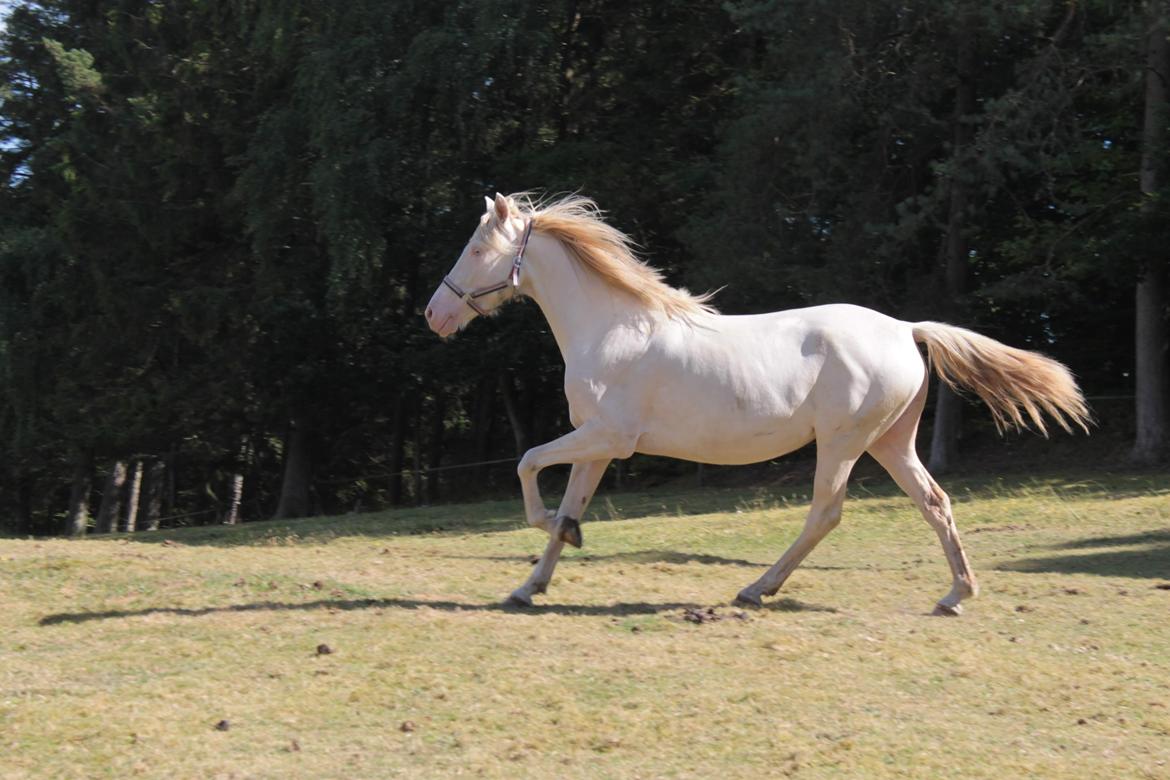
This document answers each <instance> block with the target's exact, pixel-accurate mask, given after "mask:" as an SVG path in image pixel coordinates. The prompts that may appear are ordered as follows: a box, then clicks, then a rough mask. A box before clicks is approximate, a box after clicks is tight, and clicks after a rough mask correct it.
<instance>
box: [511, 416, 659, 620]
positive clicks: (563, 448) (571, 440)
mask: <svg viewBox="0 0 1170 780" xmlns="http://www.w3.org/2000/svg"><path fill="white" fill-rule="evenodd" d="M636 442H637V435H636V434H630V433H624V432H622V431H619V430H616V429H614V428H611V427H609V426H606V425H605V424H604V423H602V422H601V421H600V420H596V419H595V420H590V421H589V422H587V423H585V424H584V425H582V426H581V427H580V428H578V429H577V430H575V431H573V432H572V433H568V434H566V435H564V436H562V437H560V438H559V439H556V440H554V441H551V442H549V443H548V444H543V445H541V446H539V447H533V448H532V449H531V450H529V451H528V452H527V453H525V454H524V457H523V458H522V459H521V460H520V465H519V467H518V468H517V470H516V471H517V474H518V475H519V477H520V489H521V491H522V492H523V494H524V509H525V513H526V514H527V516H528V523H529V525H533V526H536V527H540V528H544V529H545V530H546V531H548V533H549V537H550V539H549V545H548V547H547V548H546V549H545V552H544V556H543V557H542V558H541V560H540V563H538V564H537V565H536V569H535V570H534V571H533V572H532V576H531V577H529V578H528V581H527V582H525V583H524V585H522V586H520V587H519V588H517V589H516V591H515V592H514V593H513V594H512V599H511V600H512V601H515V602H519V603H524V604H530V603H532V595H533V594H535V593H541V592H543V591H544V589H545V588H546V587H547V586H548V582H549V580H550V579H551V578H552V572H553V569H554V568H555V567H556V562H557V560H558V559H559V558H560V555H561V550H562V549H563V548H564V543H565V542H570V543H572V544H574V545H576V546H580V544H581V526H580V523H579V520H580V518H581V515H582V514H583V513H584V510H585V508H586V506H588V504H589V499H590V498H591V497H592V495H593V492H594V491H595V490H596V489H597V485H598V483H599V482H600V481H601V475H602V474H604V473H605V467H606V465H607V464H608V463H609V461H610V460H611V459H613V458H628V457H629V456H630V455H631V454H633V451H634V445H635V443H636ZM557 463H572V464H573V472H572V474H571V475H570V477H569V486H568V487H567V488H566V490H565V496H564V498H563V499H562V501H561V510H560V512H558V513H557V515H556V520H555V522H549V521H548V520H547V519H546V518H547V513H546V511H545V508H544V501H543V500H542V499H541V497H540V489H539V486H538V484H537V477H538V476H539V474H540V472H541V470H543V469H544V468H546V467H548V466H551V465H554V464H557Z"/></svg>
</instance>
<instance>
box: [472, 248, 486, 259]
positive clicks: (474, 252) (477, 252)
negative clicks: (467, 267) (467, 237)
mask: <svg viewBox="0 0 1170 780" xmlns="http://www.w3.org/2000/svg"><path fill="white" fill-rule="evenodd" d="M471 256H472V257H483V250H482V249H480V248H479V247H476V248H475V249H472V250H471Z"/></svg>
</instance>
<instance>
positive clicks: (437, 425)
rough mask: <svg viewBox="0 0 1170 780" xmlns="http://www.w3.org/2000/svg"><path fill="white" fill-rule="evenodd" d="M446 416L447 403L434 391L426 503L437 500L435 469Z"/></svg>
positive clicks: (440, 393) (439, 393)
mask: <svg viewBox="0 0 1170 780" xmlns="http://www.w3.org/2000/svg"><path fill="white" fill-rule="evenodd" d="M446 418H447V404H446V399H445V397H444V395H443V393H442V392H436V393H435V403H434V408H433V409H432V410H431V436H430V441H428V442H427V447H428V450H427V503H428V504H437V503H438V502H439V475H438V473H437V472H436V471H435V470H434V469H436V468H437V467H438V466H439V464H440V462H441V460H442V457H443V434H444V430H445V429H444V423H445V422H446Z"/></svg>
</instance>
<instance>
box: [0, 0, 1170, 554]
mask: <svg viewBox="0 0 1170 780" xmlns="http://www.w3.org/2000/svg"><path fill="white" fill-rule="evenodd" d="M1166 30H1167V22H1166V11H1165V9H1164V8H1163V7H1162V4H1160V3H1156V2H1151V1H1150V0H1146V2H1139V0H1130V1H1128V2H1113V1H1112V0H1110V1H1109V2H1105V1H1104V0H1060V1H1057V0H1022V1H1021V2H1016V3H1010V4H991V5H978V6H973V5H972V4H970V3H965V2H959V1H958V0H937V1H936V2H930V3H924V2H923V3H905V2H892V1H891V0H834V1H833V2H827V0H793V1H792V2H784V3H777V2H774V1H773V0H732V1H731V2H728V3H722V4H719V3H710V2H700V1H699V0H661V1H660V2H656V3H648V4H629V3H617V2H613V1H612V0H553V2H548V3H540V4H533V3H526V2H519V1H518V0H474V1H472V0H446V1H444V2H433V1H431V2H421V0H402V1H401V2H395V3H382V2H375V1H374V0H352V1H351V2H346V3H328V2H322V1H321V0H283V1H282V2H272V1H271V0H193V1H192V2H187V3H177V4H175V3H160V2H156V1H154V0H112V1H111V2H106V3H100V4H95V3H86V2H78V1H77V0H35V1H28V2H16V3H13V4H12V7H11V10H10V12H9V15H8V17H7V21H6V27H5V30H4V32H3V34H2V35H0V446H3V447H4V453H3V463H2V465H0V506H2V509H3V511H2V512H0V524H2V525H3V526H4V528H5V529H6V530H7V531H9V532H16V533H58V532H63V531H70V530H72V531H74V532H76V531H78V530H84V527H85V524H86V521H85V520H84V515H85V514H86V512H85V509H84V506H82V504H81V503H79V502H81V501H82V500H83V498H84V499H85V500H88V498H87V497H88V496H89V495H90V493H91V491H93V490H95V489H99V488H101V489H100V491H99V492H100V493H101V494H102V499H103V500H109V499H110V495H111V494H112V492H113V490H115V489H118V490H121V489H123V488H111V487H109V486H108V485H107V486H106V487H105V488H102V485H103V484H106V483H105V482H104V479H105V476H106V475H107V474H109V473H111V472H112V471H113V470H114V467H115V464H118V463H131V462H137V463H142V464H146V467H145V468H144V469H143V470H142V471H141V473H142V474H144V475H145V477H144V479H146V480H147V481H148V482H149V483H150V484H148V485H145V486H143V489H144V491H145V493H144V495H154V496H156V501H155V503H154V505H153V508H152V509H150V510H149V512H148V514H150V515H151V519H150V521H149V522H150V523H153V524H157V523H158V522H162V523H163V524H164V525H165V524H166V523H169V522H203V521H207V520H221V519H223V518H225V517H226V516H227V515H228V514H229V513H230V512H229V509H230V507H231V506H232V505H233V501H234V502H235V503H237V504H238V503H239V502H240V500H241V498H242V501H243V507H244V509H243V514H244V516H245V517H251V518H258V517H267V516H271V515H273V514H274V513H275V514H278V515H300V514H307V513H312V512H319V511H321V512H326V511H327V512H337V511H347V510H351V509H354V508H359V507H365V508H371V507H376V506H381V505H386V504H395V503H402V502H406V501H418V502H423V501H431V500H436V499H439V498H442V497H444V496H448V495H449V496H457V495H465V494H466V493H467V492H468V491H469V490H471V488H470V487H469V485H470V484H471V483H474V484H475V485H478V486H479V487H480V489H484V490H491V489H493V488H495V487H498V486H500V485H510V484H511V478H510V476H509V470H507V469H505V470H503V471H500V472H498V473H497V472H496V471H492V470H490V469H488V468H487V467H486V466H481V467H479V468H478V470H477V471H476V472H474V479H470V480H469V479H465V477H466V472H445V471H443V469H444V468H445V467H449V466H455V465H459V464H464V463H472V462H475V463H487V462H492V461H497V460H504V459H507V458H510V457H512V456H514V455H516V454H517V453H518V451H521V450H523V449H524V447H526V446H529V445H531V444H536V443H539V442H540V441H542V440H545V439H548V438H551V437H552V436H554V435H557V434H560V433H563V432H564V431H565V430H567V429H568V427H569V422H568V420H567V414H566V411H565V408H564V403H563V400H562V399H561V393H560V385H561V377H560V362H559V358H558V355H557V353H556V347H555V344H554V343H553V341H552V339H551V337H550V335H549V334H548V332H547V328H546V326H545V324H544V322H543V320H542V319H541V317H540V316H539V312H538V311H537V310H536V309H535V307H532V306H526V305H519V306H512V307H509V309H508V310H507V311H506V312H505V313H503V314H502V315H501V316H499V317H496V318H493V319H492V320H490V321H486V322H483V323H479V324H477V326H476V328H474V329H473V330H472V331H471V332H469V333H467V334H466V335H465V336H464V337H462V338H460V339H459V340H457V341H455V342H453V343H451V344H444V345H440V344H439V343H438V342H437V340H435V339H434V338H433V336H432V335H431V334H430V333H429V332H428V331H427V330H426V329H425V327H424V325H423V322H422V319H421V316H420V308H421V307H422V306H423V305H424V304H425V301H426V298H427V296H428V295H429V294H430V291H431V290H432V289H433V287H434V286H435V284H436V283H437V282H438V280H439V279H440V278H441V277H442V275H443V273H444V272H445V271H446V269H447V268H448V267H449V265H450V264H451V263H452V262H453V260H454V257H455V256H456V254H457V253H458V251H459V249H460V247H461V246H462V244H463V242H464V241H465V240H466V238H467V236H468V235H469V234H470V232H471V229H472V228H473V227H474V225H475V219H476V217H477V216H478V214H479V209H480V207H481V203H482V198H481V195H484V194H492V193H494V192H496V191H502V192H511V191H517V190H540V191H547V192H564V191H581V192H583V193H586V194H588V195H590V196H591V197H594V198H595V199H596V200H597V201H598V202H600V203H601V204H602V206H603V207H604V208H605V209H606V210H607V212H608V213H609V215H610V218H611V219H612V220H613V221H614V222H615V224H617V225H618V226H619V227H620V228H622V229H623V230H625V231H627V232H628V233H630V234H631V235H632V236H634V238H635V239H636V240H637V241H638V242H639V243H640V244H641V245H642V246H643V247H644V248H645V252H646V256H647V258H648V259H649V260H650V262H652V263H653V264H655V265H656V266H658V267H660V268H662V269H664V271H665V272H666V274H667V276H668V278H669V279H670V280H671V281H672V282H674V283H677V284H680V285H686V286H688V287H689V288H691V289H695V290H708V289H716V288H722V291H721V292H720V294H719V296H718V298H717V300H716V303H717V304H718V305H719V307H720V308H721V309H722V310H723V311H725V312H729V313H736V312H754V311H765V310H772V309H778V308H785V307H794V306H801V305H809V304H815V303H825V302H831V301H849V302H855V303H859V304H863V305H867V306H871V307H874V308H877V309H879V310H881V311H884V312H886V313H889V314H892V315H894V316H898V317H901V318H905V319H928V318H929V319H942V320H949V321H952V322H956V323H957V324H964V325H970V326H974V327H977V328H979V329H981V330H983V331H984V332H987V333H988V334H989V335H991V336H993V337H996V338H999V339H1001V340H1004V341H1007V342H1009V343H1012V344H1013V345H1016V346H1022V347H1027V348H1032V349H1040V350H1042V351H1044V352H1047V353H1049V354H1051V355H1053V356H1055V357H1057V358H1059V359H1061V360H1063V361H1064V362H1066V363H1068V364H1069V365H1070V366H1071V367H1072V368H1073V369H1074V371H1075V372H1076V373H1077V374H1078V375H1079V377H1080V378H1081V380H1082V383H1083V384H1084V385H1085V387H1086V389H1087V390H1088V391H1089V393H1090V394H1091V395H1092V394H1097V395H1110V396H1126V395H1130V394H1132V393H1134V388H1135V381H1138V379H1140V378H1135V373H1134V365H1135V339H1134V332H1135V331H1134V328H1135V325H1134V322H1135V321H1134V318H1135V302H1134V301H1135V297H1134V290H1135V285H1140V284H1146V285H1147V287H1148V285H1149V284H1152V283H1158V284H1164V283H1163V282H1158V281H1157V280H1158V279H1164V276H1165V273H1166V265H1167V263H1168V262H1170V260H1168V258H1170V255H1168V254H1167V252H1166V251H1165V247H1166V245H1167V243H1168V239H1170V227H1168V226H1170V219H1168V217H1170V213H1168V211H1167V205H1166V204H1167V203H1168V202H1170V200H1168V198H1167V195H1168V194H1170V177H1167V176H1166V175H1164V174H1161V175H1160V176H1153V178H1147V180H1146V183H1145V184H1143V183H1142V182H1141V181H1139V171H1140V170H1145V169H1146V168H1143V166H1146V167H1147V168H1148V167H1150V166H1153V168H1151V170H1155V171H1157V170H1161V171H1164V170H1165V158H1166V156H1167V153H1168V150H1167V148H1166V145H1165V138H1166V137H1167V136H1166V133H1165V124H1166V123H1167V122H1168V121H1170V110H1168V109H1167V108H1166V106H1164V105H1158V106H1155V109H1156V110H1155V111H1154V112H1153V114H1150V112H1149V110H1148V109H1149V106H1148V103H1149V102H1150V100H1151V98H1150V92H1149V90H1148V89H1147V86H1146V84H1147V82H1146V79H1147V71H1148V70H1149V68H1148V67H1147V61H1148V58H1147V49H1148V48H1149V47H1150V46H1153V44H1151V43H1150V41H1155V42H1156V41H1157V40H1158V35H1161V36H1162V39H1161V40H1162V41H1163V42H1164V39H1165V35H1166ZM1150 61H1152V60H1150ZM1163 75H1165V74H1163ZM1164 94H1165V93H1164V92H1163V97H1162V98H1161V101H1162V102H1163V103H1164V102H1165V98H1164ZM1154 101H1155V103H1156V102H1157V99H1154ZM1149 116H1153V117H1154V119H1153V120H1151V119H1149V118H1148V117H1149ZM1151 121H1153V122H1155V123H1161V127H1162V133H1161V135H1160V136H1158V135H1157V134H1156V133H1155V134H1153V135H1151V134H1150V127H1149V123H1150V122H1151ZM1151 138H1153V139H1157V138H1161V139H1162V140H1161V141H1156V140H1155V141H1151V140H1150V139H1151ZM1151 181H1152V182H1153V184H1152V185H1149V182H1151ZM1147 291H1148V290H1147ZM1138 300H1139V301H1142V300H1154V301H1155V303H1154V304H1152V305H1153V307H1154V310H1155V315H1156V316H1155V317H1154V319H1153V320H1148V321H1150V322H1155V324H1156V323H1157V322H1160V323H1161V325H1160V327H1161V330H1160V331H1159V330H1158V329H1157V328H1155V329H1154V330H1153V331H1150V332H1151V333H1152V334H1153V335H1152V336H1146V337H1143V338H1146V339H1147V341H1148V340H1149V339H1153V342H1152V343H1153V349H1154V353H1153V354H1160V355H1161V358H1160V361H1161V362H1160V364H1159V365H1160V368H1159V369H1158V370H1160V371H1162V372H1165V370H1166V368H1165V361H1166V344H1165V334H1166V330H1165V320H1166V311H1165V300H1166V299H1165V295H1164V291H1163V293H1162V298H1161V301H1162V303H1161V304H1160V306H1161V308H1160V309H1159V308H1158V306H1159V304H1157V303H1156V301H1157V300H1158V299H1157V298H1153V299H1149V298H1142V297H1141V296H1140V295H1139V297H1138ZM1143 305H1144V306H1145V307H1146V309H1149V307H1150V304H1140V303H1139V309H1140V308H1141V306H1143ZM1139 315H1140V312H1139ZM1159 318H1160V319H1159ZM1141 332H1143V333H1145V332H1147V331H1141ZM1159 340H1160V341H1159ZM1139 343H1140V342H1139ZM1159 349H1160V350H1161V352H1160V353H1158V352H1157V350H1159ZM1147 373H1148V371H1147ZM1161 387H1162V389H1161V390H1159V391H1156V392H1157V393H1160V394H1161V400H1160V403H1161V404H1162V405H1163V406H1164V405H1165V404H1166V402H1167V399H1166V398H1165V397H1164V396H1165V387H1166V385H1165V383H1163V384H1162V385H1161ZM1114 408H1115V407H1114V406H1110V407H1109V410H1110V413H1113V410H1114ZM1117 409H1119V410H1120V409H1121V407H1117ZM1119 414H1120V416H1121V417H1122V418H1123V419H1124V420H1130V419H1132V416H1131V414H1130V413H1129V412H1124V411H1121V412H1119ZM1125 424H1127V425H1128V424H1129V423H1125ZM1159 446H1160V447H1161V448H1162V449H1161V452H1163V453H1164V451H1165V446H1166V445H1165V441H1164V440H1163V441H1162V443H1161V444H1160V445H1159ZM152 474H153V475H154V476H153V477H152V476H151V475H152ZM238 477H242V479H238ZM241 485H242V486H243V487H242V488H241V487H240V486H241ZM233 490H237V491H238V490H242V491H243V493H242V496H240V495H237V496H234V499H233V495H232V492H233ZM152 491H153V492H152ZM143 500H145V499H143ZM79 513H80V515H79ZM79 516H82V520H81V521H80V523H81V524H80V526H78V521H77V517H79ZM232 516H233V517H234V515H232ZM139 527H145V526H144V525H143V523H142V521H141V520H140V521H139Z"/></svg>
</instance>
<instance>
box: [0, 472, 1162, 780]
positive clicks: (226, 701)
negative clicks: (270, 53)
mask: <svg viewBox="0 0 1170 780" xmlns="http://www.w3.org/2000/svg"><path fill="white" fill-rule="evenodd" d="M948 488H949V489H950V490H951V493H952V495H953V496H954V498H955V502H956V514H957V517H958V522H959V525H960V528H961V529H962V530H963V532H964V541H965V544H966V547H967V550H968V553H969V555H970V557H971V559H972V563H973V565H974V566H975V569H976V572H977V573H978V574H979V576H980V578H981V582H982V585H983V595H982V596H981V597H980V598H979V599H978V600H976V601H974V602H971V605H970V607H969V609H968V611H967V614H966V615H964V616H963V617H962V618H960V619H941V618H931V617H929V616H928V613H929V611H930V608H931V607H932V606H933V604H934V601H935V600H936V599H937V598H938V597H939V596H941V595H942V594H943V593H945V592H946V590H947V589H948V587H949V576H948V573H947V569H946V564H945V561H944V559H943V556H942V552H941V550H940V548H939V546H938V542H937V540H936V539H935V538H934V535H933V533H932V532H931V531H930V530H929V528H928V527H927V526H926V524H925V523H923V522H922V521H921V520H920V519H918V517H917V515H916V513H915V512H914V510H913V509H912V507H911V506H910V505H909V502H908V501H907V500H906V499H904V498H902V497H900V496H899V495H897V493H896V492H895V491H893V490H892V489H890V488H889V486H888V484H886V483H884V482H882V481H880V480H872V481H870V480H865V479H862V480H861V481H860V483H859V484H858V485H857V486H856V487H855V488H854V490H853V497H851V499H850V501H849V502H848V503H847V504H846V518H845V522H844V523H843V524H842V526H841V527H840V528H839V529H838V530H837V531H835V532H834V533H833V534H832V535H831V536H830V537H829V538H828V539H827V540H826V541H825V542H824V543H823V544H822V545H821V547H819V548H818V549H817V550H816V551H815V552H814V553H813V555H812V556H811V557H810V559H809V560H808V562H807V564H806V566H804V567H803V568H801V569H800V570H798V571H797V573H796V574H795V575H794V577H793V578H792V580H791V581H790V582H789V583H788V585H787V586H786V587H785V589H784V591H782V592H781V594H780V597H779V598H777V599H775V600H773V602H772V604H771V605H770V606H769V607H768V608H765V609H763V610H759V611H754V612H750V613H744V614H742V615H741V614H740V613H738V611H737V610H735V609H734V608H732V607H730V606H728V605H727V604H728V600H729V599H730V598H731V597H732V596H733V595H734V594H735V593H736V592H737V591H738V589H739V588H740V587H742V586H743V585H744V584H746V583H748V582H750V581H751V580H752V579H754V578H755V577H756V576H758V575H759V573H760V572H761V570H762V569H763V568H764V567H766V566H767V565H769V564H770V563H771V562H772V561H774V560H775V558H776V557H778V556H779V554H780V553H781V552H782V551H783V548H784V547H785V546H786V545H787V543H788V542H790V541H791V540H792V538H794V536H795V535H796V533H797V532H798V530H799V527H800V524H801V521H802V518H803V514H804V504H803V501H802V499H801V489H800V488H799V487H798V488H792V489H786V490H781V489H775V490H758V489H741V490H728V489H722V490H707V491H689V492H674V493H647V494H639V495H623V496H610V497H608V498H607V497H606V496H599V497H598V498H597V500H596V501H595V502H594V505H593V508H592V512H591V514H592V515H593V518H594V519H595V520H604V521H607V522H591V523H587V524H585V547H584V549H583V550H581V551H573V552H572V553H570V554H568V555H567V556H566V558H565V560H564V561H563V562H562V564H561V567H560V568H559V569H558V572H557V577H556V578H555V580H554V582H553V585H552V588H551V589H550V592H549V594H548V595H547V596H544V597H541V599H540V604H539V605H538V606H537V608H535V609H534V610H531V611H528V612H521V611H515V610H511V609H506V608H504V607H502V606H501V605H500V600H501V598H502V597H503V596H504V595H505V594H507V593H508V592H509V591H510V590H511V589H512V588H513V587H515V586H516V585H517V584H519V582H520V581H521V580H522V579H523V578H524V577H525V576H526V575H527V573H528V569H529V566H530V563H529V558H530V556H531V555H532V554H534V553H537V552H539V550H540V549H541V548H542V547H543V544H542V539H541V538H540V535H539V534H538V532H535V531H531V530H526V529H523V528H521V523H520V521H519V505H518V503H516V502H498V503H492V504H481V505H475V506H453V507H436V508H430V509H417V510H410V511H404V512H392V513H380V514H371V515H360V516H347V517H341V518H328V519H318V520H306V521H294V522H281V523H254V524H248V525H245V526H243V527H239V528H196V529H187V530H181V531H168V532H163V533H161V534H157V535H146V536H138V537H135V538H134V539H126V538H107V539H94V540H87V541H80V542H69V541H63V540H46V541H24V540H22V541H13V540H4V541H0V777H4V778H8V777H13V778H15V777H127V776H146V777H168V778H171V777H217V776H222V777H272V778H288V777H306V778H310V777H311V778H330V777H337V778H343V777H344V778H351V777H391V776H409V777H421V776H430V777H448V776H457V775H469V776H495V777H517V776H529V775H538V774H539V775H544V776H567V777H696V778H698V777H712V776H724V777H757V776H763V775H766V774H771V775H774V774H782V775H783V774H788V775H795V776H800V777H866V778H869V777H922V778H939V777H958V776H967V777H988V778H992V777H994V778H1004V777H1069V778H1072V777H1076V778H1085V777H1109V778H1113V777H1170V765H1168V764H1167V761H1168V760H1170V621H1168V620H1167V616H1168V615H1170V590H1165V589H1162V588H1161V587H1159V586H1162V585H1168V584H1170V478H1165V477H1161V476H1149V475H1147V476H1118V477H1101V476H1097V475H1094V476H1093V477H1092V478H1091V479H1080V478H1067V477H1066V478H1047V479H1029V480H1015V481H1012V480H999V481H986V480H971V481H967V482H963V481H954V480H953V481H951V483H950V484H948ZM709 608H714V614H713V617H714V618H718V619H713V620H704V622H692V621H691V620H690V619H688V614H691V615H692V616H693V615H694V614H695V613H696V611H697V612H699V613H703V614H710V613H706V610H708V609H709ZM321 645H326V646H327V647H328V649H329V650H330V651H331V652H328V653H320V652H319V651H318V648H319V646H321ZM221 721H226V724H225V729H224V730H219V729H217V728H216V725H217V724H219V723H220V722H221Z"/></svg>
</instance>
